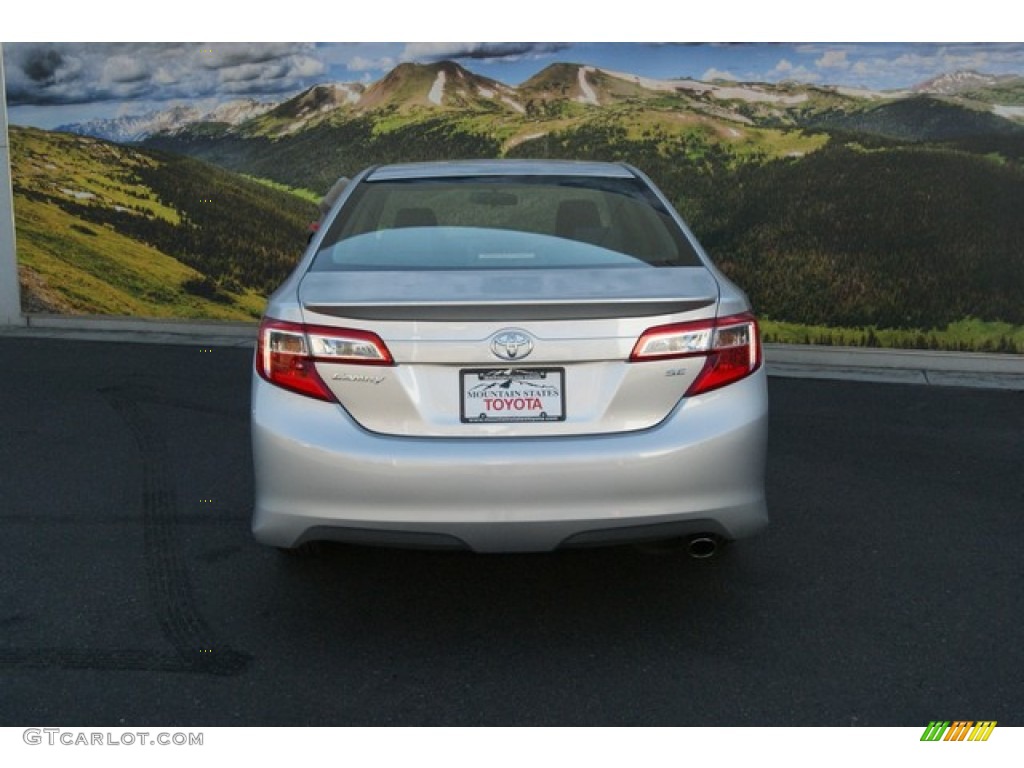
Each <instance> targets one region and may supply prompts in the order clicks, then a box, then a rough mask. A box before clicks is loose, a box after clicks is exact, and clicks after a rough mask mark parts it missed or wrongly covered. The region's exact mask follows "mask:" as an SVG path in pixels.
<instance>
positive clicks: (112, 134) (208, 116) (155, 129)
mask: <svg viewBox="0 0 1024 768" xmlns="http://www.w3.org/2000/svg"><path fill="white" fill-rule="evenodd" d="M274 106H275V104H274V103H267V102H259V101H255V100H253V99H244V100H239V101H230V102H225V103H224V104H220V105H218V106H217V107H216V108H214V109H213V110H211V111H209V112H201V111H200V110H199V109H197V108H196V107H193V106H175V107H170V108H169V109H160V110H154V111H152V112H146V113H145V114H141V115H125V116H123V117H115V118H110V119H107V120H89V121H87V122H83V123H68V124H65V125H60V126H57V128H56V129H55V130H58V131H64V132H65V133H77V134H79V135H82V136H95V137H97V138H100V139H107V140H108V141H116V142H119V143H122V144H127V143H132V142H138V141H142V140H143V139H145V138H147V137H149V136H152V135H153V134H155V133H173V132H175V131H178V130H181V129H182V128H184V127H186V126H189V125H192V124H194V123H201V122H211V123H227V124H229V125H238V124H239V123H242V122H244V121H245V120H248V119H250V118H253V117H256V116H258V115H261V114H263V113H264V112H266V111H268V110H270V109H272V108H273V107H274Z"/></svg>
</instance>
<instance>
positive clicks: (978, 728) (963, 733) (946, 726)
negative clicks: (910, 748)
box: [921, 720, 996, 741]
mask: <svg viewBox="0 0 1024 768" xmlns="http://www.w3.org/2000/svg"><path fill="white" fill-rule="evenodd" d="M995 727H996V721H995V720H979V721H978V722H974V721H973V720H955V721H953V722H950V721H949V720H932V721H931V722H929V723H928V727H927V728H925V729H924V733H923V734H921V741H988V737H989V736H991V735H992V731H993V729H995Z"/></svg>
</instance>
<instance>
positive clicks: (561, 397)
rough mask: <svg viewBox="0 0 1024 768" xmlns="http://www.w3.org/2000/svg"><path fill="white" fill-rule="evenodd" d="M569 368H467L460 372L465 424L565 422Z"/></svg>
mask: <svg viewBox="0 0 1024 768" xmlns="http://www.w3.org/2000/svg"><path fill="white" fill-rule="evenodd" d="M565 399H566V398H565V368H558V367H547V366H545V367H541V368H464V369H462V370H461V371H459V419H460V420H461V421H462V423H463V424H523V423H535V422H549V421H554V422H559V421H565V414H566V410H565Z"/></svg>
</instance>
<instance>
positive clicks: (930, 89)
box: [910, 70, 1006, 96]
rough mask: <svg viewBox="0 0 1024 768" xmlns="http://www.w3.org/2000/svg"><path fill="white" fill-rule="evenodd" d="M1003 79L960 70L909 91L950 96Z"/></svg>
mask: <svg viewBox="0 0 1024 768" xmlns="http://www.w3.org/2000/svg"><path fill="white" fill-rule="evenodd" d="M1004 79H1006V78H1005V77H1002V76H999V75H986V74H982V73H981V72H974V71H971V70H960V71H958V72H945V73H943V74H941V75H939V76H938V77H933V78H931V79H930V80H925V81H924V82H923V83H918V84H917V85H915V86H913V87H912V88H911V89H910V90H912V91H914V92H916V93H936V94H941V95H946V96H952V95H955V94H958V93H963V92H964V91H971V90H975V89H978V88H989V87H991V86H993V85H996V84H997V83H999V82H1000V80H1004Z"/></svg>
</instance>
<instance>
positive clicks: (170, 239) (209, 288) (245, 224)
mask: <svg viewBox="0 0 1024 768" xmlns="http://www.w3.org/2000/svg"><path fill="white" fill-rule="evenodd" d="M10 137H11V159H12V166H13V173H12V176H13V184H14V207H15V225H16V229H17V248H18V262H19V269H20V279H21V283H22V286H23V293H24V295H23V303H24V306H25V307H26V308H28V309H29V310H31V311H55V312H71V313H96V314H123V315H139V316H150V317H158V316H177V317H209V318H223V319H246V318H253V317H258V316H259V313H260V312H261V311H262V307H263V304H264V298H263V297H264V296H265V294H266V292H267V291H268V290H269V288H270V287H271V286H272V285H274V284H276V282H277V281H279V280H280V279H281V278H282V277H283V276H284V274H286V273H287V271H288V269H289V268H290V267H291V266H292V265H293V264H294V262H295V260H296V259H297V257H298V256H299V254H300V253H301V251H302V247H303V245H304V238H305V234H304V230H305V226H306V224H307V222H308V221H309V219H310V218H311V217H312V216H313V215H314V210H315V209H314V208H313V206H312V205H310V204H309V203H308V202H304V201H302V200H300V199H299V198H296V197H295V196H294V195H289V194H286V193H282V192H278V191H276V190H271V189H267V188H266V187H265V186H264V185H261V184H257V183H255V182H250V181H247V180H245V179H241V178H239V177H237V176H236V175H234V174H230V173H228V172H226V171H224V170H222V169H219V168H215V167H212V166H209V165H207V164H205V163H201V162H199V161H196V160H192V159H188V158H177V157H171V156H164V155H160V154H158V153H154V152H152V151H143V150H137V149H133V148H128V147H123V146H119V145H116V144H111V143H109V142H104V141H101V140H98V139H93V138H88V137H81V136H71V135H67V134H59V133H51V132H47V131H40V130H36V129H29V128H18V127H12V128H11V130H10Z"/></svg>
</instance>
